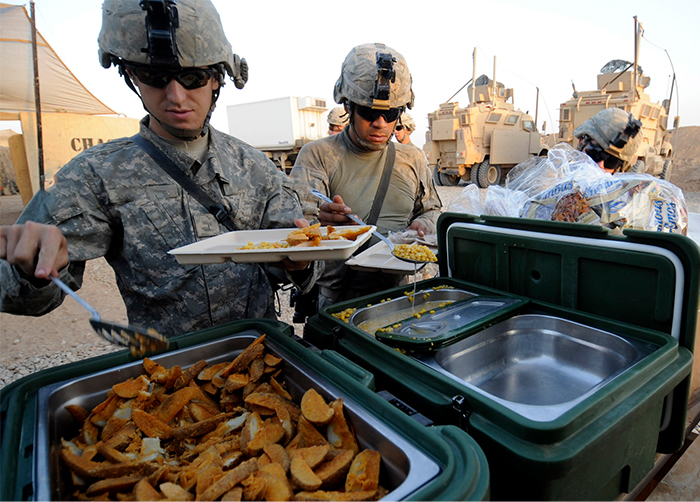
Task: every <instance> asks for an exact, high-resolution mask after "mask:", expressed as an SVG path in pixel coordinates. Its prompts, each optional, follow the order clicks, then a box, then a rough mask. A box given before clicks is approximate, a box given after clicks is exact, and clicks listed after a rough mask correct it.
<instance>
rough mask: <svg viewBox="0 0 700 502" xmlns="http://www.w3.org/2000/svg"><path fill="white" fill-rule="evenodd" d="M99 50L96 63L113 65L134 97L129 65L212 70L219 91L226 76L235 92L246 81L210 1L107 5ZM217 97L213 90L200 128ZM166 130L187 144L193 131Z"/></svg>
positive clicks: (110, 1)
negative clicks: (128, 72) (226, 75)
mask: <svg viewBox="0 0 700 502" xmlns="http://www.w3.org/2000/svg"><path fill="white" fill-rule="evenodd" d="M98 46H99V49H98V56H99V59H100V64H101V65H102V66H103V67H104V68H109V67H110V66H111V65H115V66H117V67H118V68H119V71H120V73H121V74H122V75H123V76H124V79H125V80H126V83H127V85H129V87H130V88H131V89H132V90H133V91H134V92H136V94H139V93H138V91H137V90H136V88H135V86H134V84H133V82H132V81H131V78H130V77H129V76H128V74H127V72H126V68H127V67H128V66H129V65H141V66H149V67H151V68H158V69H163V70H178V69H182V68H193V67H214V68H216V69H217V78H218V80H219V85H220V86H223V85H224V83H225V78H224V77H225V74H228V75H229V77H230V78H231V80H233V82H234V85H235V86H236V87H237V88H238V89H242V88H243V86H244V85H245V83H246V81H247V80H248V64H247V62H246V60H245V59H242V58H240V57H239V56H238V55H236V54H234V53H233V52H232V50H231V44H229V42H228V40H227V39H226V35H225V34H224V29H223V26H222V24H221V19H220V17H219V14H218V12H217V11H216V8H215V7H214V5H213V4H212V3H211V0H105V1H104V3H103V5H102V29H101V30H100V34H99V37H98ZM218 96H219V90H218V89H217V90H215V91H214V94H213V99H212V106H211V110H210V112H209V116H208V117H207V119H206V121H205V124H204V127H206V124H207V123H208V121H209V118H210V116H211V112H212V111H213V109H214V106H215V104H216V100H217V98H218ZM139 97H140V96H139ZM146 111H148V110H146ZM149 113H150V112H149ZM161 125H163V126H164V127H165V126H166V125H165V124H162V123H161ZM168 127H169V126H168ZM168 127H165V128H166V130H168V132H170V133H171V134H174V135H175V136H176V137H181V138H182V139H191V138H190V137H189V136H191V134H192V132H188V131H184V130H177V129H175V132H177V134H176V133H174V132H172V131H170V130H169V129H168ZM173 129H174V128H173ZM199 133H201V130H200V131H199Z"/></svg>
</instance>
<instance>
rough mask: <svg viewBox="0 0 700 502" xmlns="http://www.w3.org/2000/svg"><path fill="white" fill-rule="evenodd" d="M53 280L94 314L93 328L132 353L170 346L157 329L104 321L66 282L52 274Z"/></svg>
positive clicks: (142, 352)
mask: <svg viewBox="0 0 700 502" xmlns="http://www.w3.org/2000/svg"><path fill="white" fill-rule="evenodd" d="M51 280H52V281H53V282H54V284H56V285H57V286H58V287H59V288H61V289H62V290H63V291H64V292H65V293H66V294H67V295H69V296H71V297H72V298H73V299H75V301H77V302H78V303H79V304H80V305H82V306H83V307H85V308H86V309H87V310H88V311H89V312H90V314H92V319H90V324H91V325H92V329H94V330H95V332H96V333H97V334H98V335H100V336H101V337H102V338H104V339H105V340H107V341H108V342H110V343H113V344H115V345H121V346H122V347H128V348H129V350H131V353H132V354H133V355H135V356H137V357H142V356H144V355H145V354H147V353H149V352H153V351H155V350H160V349H166V348H168V339H167V338H166V337H164V336H163V335H161V334H160V333H158V332H157V331H156V330H155V329H152V328H148V329H147V330H144V329H142V328H137V327H135V326H132V325H128V326H122V325H120V324H114V323H110V322H104V321H102V318H101V317H100V314H98V313H97V310H95V309H94V308H92V307H91V306H90V305H89V304H88V303H87V302H86V301H85V300H83V299H82V298H81V297H80V296H78V294H77V293H76V292H75V291H73V290H72V289H71V288H69V287H68V285H67V284H66V283H65V282H63V281H62V280H60V279H59V278H58V277H54V276H51Z"/></svg>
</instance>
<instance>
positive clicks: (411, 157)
mask: <svg viewBox="0 0 700 502" xmlns="http://www.w3.org/2000/svg"><path fill="white" fill-rule="evenodd" d="M334 98H335V101H336V102H337V103H340V104H342V105H343V106H344V108H345V110H346V111H347V112H348V114H349V116H350V122H349V124H348V127H346V128H345V129H344V130H343V131H342V132H341V133H340V134H337V135H335V136H328V137H326V138H322V139H320V140H316V141H312V142H311V143H308V144H306V145H304V147H303V148H302V149H301V151H300V152H299V155H298V156H297V159H296V162H295V164H294V168H293V169H292V172H291V174H290V177H291V178H292V179H293V180H294V182H295V183H296V187H297V189H298V192H299V194H300V196H301V197H302V202H303V205H304V214H305V215H306V217H307V219H309V220H318V221H320V222H321V224H323V225H327V224H332V225H347V224H352V221H351V220H350V219H349V218H348V217H347V216H346V215H347V214H348V213H351V212H352V213H356V214H357V216H358V217H359V218H361V219H362V220H363V221H365V222H366V223H368V224H376V225H377V227H378V230H379V231H380V232H383V233H388V232H389V231H402V230H405V229H407V228H408V229H412V230H416V231H417V232H418V233H419V234H421V235H423V234H426V233H435V225H436V222H437V218H438V216H439V215H440V210H441V207H442V203H441V202H440V198H439V196H438V194H437V191H436V190H435V186H434V185H433V181H432V176H431V173H430V171H429V170H428V168H427V165H426V164H425V162H424V161H423V156H422V155H421V152H420V151H419V150H418V149H416V148H413V147H410V146H407V145H401V144H397V143H394V142H393V141H390V139H391V136H392V134H393V132H394V127H395V126H396V123H397V120H398V118H399V116H400V115H401V112H403V111H404V110H405V109H406V108H410V107H411V106H413V99H414V96H413V90H412V89H411V74H410V73H409V70H408V66H407V65H406V60H405V59H404V57H403V56H402V55H401V54H399V53H398V52H397V51H396V50H394V49H392V48H390V47H387V46H385V45H383V44H365V45H360V46H357V47H355V48H354V49H352V50H351V51H350V53H349V54H348V55H347V57H346V58H345V61H344V62H343V65H342V68H341V73H340V77H339V78H338V81H337V82H336V84H335V89H334ZM310 188H315V189H317V190H319V191H321V192H323V193H325V194H326V195H327V196H328V197H330V198H332V199H333V200H334V202H333V203H332V204H330V203H322V204H321V203H320V202H319V201H318V199H317V198H316V197H314V196H313V195H312V194H311V193H310V192H309V189H310ZM319 204H320V205H319ZM401 280H404V277H403V276H401V275H399V274H388V273H387V274H384V273H367V272H357V271H352V270H350V269H349V268H348V267H346V266H345V265H344V264H343V262H342V261H340V262H330V261H327V262H326V272H325V274H324V276H323V277H322V279H320V280H319V281H318V284H319V285H320V286H321V287H320V290H321V291H320V295H319V304H318V305H319V307H324V306H326V305H329V304H331V303H335V302H337V301H340V300H343V299H349V298H354V297H358V296H362V295H366V294H370V293H373V292H377V291H381V290H384V289H387V288H389V287H393V286H396V285H397V284H399V283H400V281H401Z"/></svg>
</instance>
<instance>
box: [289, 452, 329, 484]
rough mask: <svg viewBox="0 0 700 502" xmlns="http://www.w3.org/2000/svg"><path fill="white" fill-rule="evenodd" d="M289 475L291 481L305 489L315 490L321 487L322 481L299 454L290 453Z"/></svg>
mask: <svg viewBox="0 0 700 502" xmlns="http://www.w3.org/2000/svg"><path fill="white" fill-rule="evenodd" d="M289 475H290V477H291V478H292V481H293V482H294V483H295V484H296V485H297V486H299V487H300V488H301V489H302V490H305V491H315V490H318V489H319V488H320V487H321V484H322V481H321V480H320V479H319V477H318V476H316V474H314V471H313V470H311V467H309V464H307V463H306V461H305V460H304V457H302V456H301V455H292V462H291V464H290V466H289Z"/></svg>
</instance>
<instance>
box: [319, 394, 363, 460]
mask: <svg viewBox="0 0 700 502" xmlns="http://www.w3.org/2000/svg"><path fill="white" fill-rule="evenodd" d="M330 406H331V408H332V409H333V419H332V420H331V421H330V423H329V424H328V426H327V427H326V439H328V442H329V443H330V444H332V445H333V446H334V447H335V448H338V449H340V450H352V452H353V454H355V455H357V453H358V452H359V451H360V447H359V446H358V444H357V440H356V439H355V434H354V433H353V431H352V430H351V429H350V425H349V424H348V422H347V421H346V420H345V414H344V413H343V399H342V398H338V399H336V400H335V401H333V402H332V403H331V405H330Z"/></svg>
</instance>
